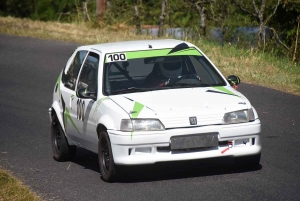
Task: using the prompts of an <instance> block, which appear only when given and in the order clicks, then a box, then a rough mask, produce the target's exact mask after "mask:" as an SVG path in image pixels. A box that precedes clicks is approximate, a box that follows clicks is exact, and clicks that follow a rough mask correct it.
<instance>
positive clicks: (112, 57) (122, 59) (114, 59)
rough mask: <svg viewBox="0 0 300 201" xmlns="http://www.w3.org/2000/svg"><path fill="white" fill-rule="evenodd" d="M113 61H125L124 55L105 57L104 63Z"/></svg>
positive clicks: (116, 54) (108, 55) (117, 54)
mask: <svg viewBox="0 0 300 201" xmlns="http://www.w3.org/2000/svg"><path fill="white" fill-rule="evenodd" d="M115 61H127V57H126V53H115V54H107V55H106V63H109V62H115Z"/></svg>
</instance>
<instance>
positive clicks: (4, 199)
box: [0, 168, 41, 201]
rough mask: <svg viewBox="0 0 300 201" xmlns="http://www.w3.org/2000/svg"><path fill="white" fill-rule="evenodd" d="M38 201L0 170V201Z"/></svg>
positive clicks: (27, 189) (37, 198)
mask: <svg viewBox="0 0 300 201" xmlns="http://www.w3.org/2000/svg"><path fill="white" fill-rule="evenodd" d="M14 200H16V201H40V200H41V199H40V198H39V197H38V196H37V195H36V194H35V193H33V192H31V191H30V189H29V188H28V187H27V186H25V185H23V184H22V183H21V182H20V181H19V180H18V179H16V178H15V177H14V176H12V175H11V174H9V173H8V172H7V171H4V170H3V169H1V168H0V201H14Z"/></svg>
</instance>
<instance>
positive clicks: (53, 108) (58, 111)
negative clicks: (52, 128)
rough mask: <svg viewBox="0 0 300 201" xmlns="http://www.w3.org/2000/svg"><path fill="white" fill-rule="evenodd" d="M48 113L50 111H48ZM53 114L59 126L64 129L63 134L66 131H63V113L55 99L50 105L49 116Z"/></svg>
mask: <svg viewBox="0 0 300 201" xmlns="http://www.w3.org/2000/svg"><path fill="white" fill-rule="evenodd" d="M49 113H50V112H49ZM53 115H56V117H57V119H58V121H59V124H60V126H61V128H62V129H63V131H64V134H65V135H66V131H65V125H64V120H63V114H62V112H61V109H60V106H59V104H58V102H57V101H55V102H54V103H53V104H52V106H51V113H50V118H51V117H52V116H53Z"/></svg>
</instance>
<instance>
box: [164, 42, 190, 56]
mask: <svg viewBox="0 0 300 201" xmlns="http://www.w3.org/2000/svg"><path fill="white" fill-rule="evenodd" d="M189 48H190V47H189V46H188V45H187V44H186V43H180V44H179V45H176V46H175V47H174V48H173V49H172V50H171V51H170V52H169V53H168V54H172V53H174V52H178V51H181V50H184V49H189Z"/></svg>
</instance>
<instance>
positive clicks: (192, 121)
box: [189, 117, 197, 125]
mask: <svg viewBox="0 0 300 201" xmlns="http://www.w3.org/2000/svg"><path fill="white" fill-rule="evenodd" d="M189 119H190V124H191V125H197V117H190V118H189Z"/></svg>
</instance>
